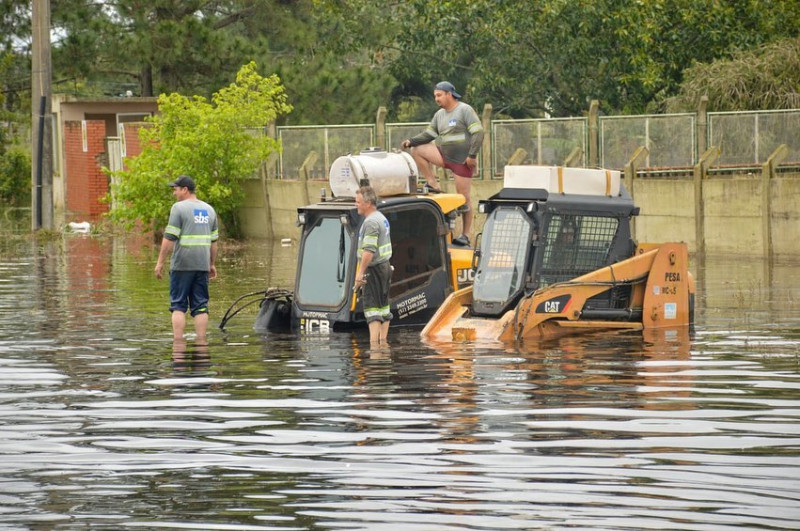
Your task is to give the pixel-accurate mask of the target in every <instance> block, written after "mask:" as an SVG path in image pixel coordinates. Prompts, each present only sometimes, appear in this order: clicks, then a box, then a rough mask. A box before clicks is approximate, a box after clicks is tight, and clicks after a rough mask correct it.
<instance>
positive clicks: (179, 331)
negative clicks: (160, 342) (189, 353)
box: [172, 310, 186, 341]
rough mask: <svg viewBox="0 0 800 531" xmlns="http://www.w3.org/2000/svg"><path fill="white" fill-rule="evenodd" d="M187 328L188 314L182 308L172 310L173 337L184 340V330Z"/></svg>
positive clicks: (176, 339)
mask: <svg viewBox="0 0 800 531" xmlns="http://www.w3.org/2000/svg"><path fill="white" fill-rule="evenodd" d="M184 328H186V314H185V313H183V312H182V311H180V310H174V311H173V312H172V339H173V340H175V341H181V340H183V330H184Z"/></svg>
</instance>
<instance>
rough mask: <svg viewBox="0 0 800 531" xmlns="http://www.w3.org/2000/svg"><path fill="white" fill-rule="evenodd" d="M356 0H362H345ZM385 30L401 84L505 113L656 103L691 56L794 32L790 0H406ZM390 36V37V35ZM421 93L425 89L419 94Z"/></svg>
mask: <svg viewBox="0 0 800 531" xmlns="http://www.w3.org/2000/svg"><path fill="white" fill-rule="evenodd" d="M353 1H354V2H355V3H356V4H358V5H360V4H361V3H363V2H364V1H365V0H353ZM403 10H404V11H403V13H404V15H405V16H400V17H392V20H393V22H394V23H396V24H398V25H399V28H398V30H397V31H389V32H387V33H386V35H387V40H386V41H385V43H384V46H386V48H387V49H398V50H399V53H397V54H395V55H393V56H392V62H391V65H390V68H391V72H392V73H393V74H394V76H395V77H396V78H397V79H398V81H399V83H400V84H401V86H403V87H406V88H414V87H415V85H414V82H413V80H414V79H419V80H422V81H423V84H422V86H423V87H424V93H417V94H416V95H419V96H424V95H427V93H429V91H430V88H429V87H430V86H432V84H433V83H435V82H436V81H438V80H439V79H442V78H449V79H450V80H451V81H454V82H455V83H456V85H457V86H458V87H460V88H462V89H463V90H464V91H465V92H466V97H467V98H468V99H469V101H470V102H471V103H473V104H477V105H480V104H482V103H484V102H491V103H492V105H493V106H494V108H495V110H496V111H498V112H502V113H504V114H507V115H511V116H515V117H524V116H537V115H541V114H542V113H544V112H547V113H549V114H552V115H556V116H562V115H573V116H574V115H578V114H580V113H581V112H583V111H585V110H586V108H587V107H588V104H589V101H590V100H592V99H600V100H601V102H602V103H603V106H604V108H605V109H606V110H607V111H613V112H643V111H653V110H658V103H659V102H660V101H661V100H662V99H663V98H664V97H665V96H668V95H672V94H674V93H675V92H676V91H677V89H678V86H679V85H680V82H681V81H682V76H683V71H684V69H685V68H686V67H687V66H688V65H691V64H692V63H693V62H694V61H703V62H708V61H711V60H714V59H718V58H724V57H729V56H730V54H732V53H735V52H736V51H737V50H745V49H751V48H753V47H754V46H757V45H759V44H761V43H765V42H769V41H773V40H775V39H778V38H781V37H782V36H784V37H785V36H796V35H797V32H798V28H797V24H796V21H797V20H799V19H800V2H797V1H796V0H765V1H755V0H748V1H741V0H643V1H639V2H620V1H618V0H541V1H537V2H530V1H529V0H508V1H504V2H494V1H491V0H452V1H448V2H430V1H428V0H409V1H408V2H406V5H405V6H404V7H403ZM389 39H391V40H389ZM428 97H429V96H428Z"/></svg>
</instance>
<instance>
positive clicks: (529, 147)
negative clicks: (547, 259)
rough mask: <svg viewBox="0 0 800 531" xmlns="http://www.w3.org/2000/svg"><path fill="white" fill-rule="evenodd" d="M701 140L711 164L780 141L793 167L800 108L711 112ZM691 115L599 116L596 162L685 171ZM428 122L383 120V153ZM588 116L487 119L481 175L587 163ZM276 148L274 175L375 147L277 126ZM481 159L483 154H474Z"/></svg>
mask: <svg viewBox="0 0 800 531" xmlns="http://www.w3.org/2000/svg"><path fill="white" fill-rule="evenodd" d="M707 118H708V120H707V122H708V129H707V145H708V146H709V147H711V146H716V147H719V148H720V150H721V154H720V157H719V159H718V160H717V162H716V164H715V167H717V168H718V167H727V166H740V167H741V166H744V167H753V166H757V165H760V164H762V163H763V162H765V161H766V159H767V158H768V157H769V156H770V155H771V154H772V153H773V152H774V150H775V149H776V148H777V147H778V146H780V145H781V144H786V145H787V146H788V147H789V155H788V157H787V158H786V159H785V161H784V164H800V110H789V111H752V112H718V113H708V115H707ZM697 120H698V118H697V114H696V113H684V114H663V115H661V114H659V115H638V116H601V117H599V119H598V140H597V142H598V146H597V147H598V150H597V153H598V161H597V164H598V165H599V166H600V167H603V168H609V169H616V170H623V169H624V167H625V164H627V162H628V161H629V160H630V158H631V157H632V156H633V154H634V153H635V152H636V150H637V148H639V147H640V146H645V147H646V148H647V149H648V155H647V159H646V160H645V161H644V163H643V164H642V165H641V167H643V168H647V169H649V170H651V173H652V170H657V172H667V173H668V172H679V171H686V170H687V169H688V168H691V167H693V166H694V165H695V164H696V163H697V158H698V148H697V145H698V138H697ZM427 125H428V122H409V123H388V124H386V125H385V128H384V131H383V133H384V138H385V140H384V145H382V146H379V147H382V148H384V149H387V150H390V151H391V150H393V149H399V148H400V143H401V142H402V141H403V139H405V138H409V137H412V136H414V135H416V134H418V133H420V132H421V131H423V130H424V129H425V127H426V126H427ZM589 126H590V124H589V119H588V118H555V119H532V120H531V119H529V120H494V121H492V122H491V125H490V128H489V129H490V130H489V131H488V133H489V134H490V144H489V145H490V146H491V148H490V149H491V155H490V157H489V159H490V162H489V164H491V167H490V168H485V167H482V168H480V169H481V173H480V175H481V177H482V178H484V179H495V178H502V176H503V170H504V167H505V166H506V165H507V164H537V165H552V166H561V165H564V164H565V163H566V162H567V160H568V159H570V161H569V162H570V164H571V165H573V166H584V167H586V166H589V165H591V164H592V163H591V162H590V161H589V160H588V156H589V153H588V152H589V141H590V140H589V134H588V130H589ZM277 134H278V138H279V139H280V141H281V143H282V146H283V150H282V153H281V156H280V158H279V160H278V161H277V162H276V164H275V173H276V175H277V177H278V178H280V179H301V178H308V179H320V180H325V179H327V177H328V170H329V168H330V165H331V164H332V163H333V161H334V160H336V158H337V157H339V156H342V155H346V154H348V153H359V152H360V151H361V150H363V149H366V148H368V147H372V146H375V145H376V142H377V138H378V135H377V126H376V125H374V124H358V125H340V126H291V127H278V128H277ZM481 160H483V157H481Z"/></svg>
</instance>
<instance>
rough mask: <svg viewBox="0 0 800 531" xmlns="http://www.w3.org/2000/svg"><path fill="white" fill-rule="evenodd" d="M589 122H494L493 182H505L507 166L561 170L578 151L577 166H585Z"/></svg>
mask: <svg viewBox="0 0 800 531" xmlns="http://www.w3.org/2000/svg"><path fill="white" fill-rule="evenodd" d="M587 130H588V120H587V119H586V118H553V119H541V120H539V119H535V120H494V121H492V127H491V134H492V168H491V178H502V176H503V168H504V167H505V166H506V164H511V163H513V164H536V165H546V166H561V165H564V162H565V160H566V159H567V158H568V157H569V156H570V154H572V153H573V151H574V150H575V149H579V150H580V156H579V157H578V163H577V164H573V165H577V166H586V157H587V153H586V152H587V149H586V146H587V138H588V137H587Z"/></svg>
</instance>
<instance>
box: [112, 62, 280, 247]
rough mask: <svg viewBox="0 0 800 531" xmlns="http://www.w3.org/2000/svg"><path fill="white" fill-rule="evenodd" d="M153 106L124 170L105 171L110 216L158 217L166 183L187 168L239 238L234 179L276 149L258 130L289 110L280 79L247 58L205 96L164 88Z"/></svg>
mask: <svg viewBox="0 0 800 531" xmlns="http://www.w3.org/2000/svg"><path fill="white" fill-rule="evenodd" d="M158 105H159V114H157V115H156V116H154V117H153V118H152V119H151V123H150V126H149V127H144V128H142V129H141V130H140V138H141V140H142V145H143V146H144V147H143V150H142V153H141V154H140V155H139V156H138V157H135V158H130V159H127V160H126V164H127V166H128V169H126V170H122V171H118V172H113V173H112V177H113V179H112V182H113V183H114V184H113V185H112V192H111V193H112V197H113V203H112V204H113V207H112V209H111V217H112V218H113V219H115V220H118V221H122V222H124V223H126V224H127V225H128V226H130V225H132V224H133V223H136V222H143V223H144V224H145V226H150V225H152V223H153V222H155V221H161V222H165V220H166V217H167V215H168V213H169V209H170V206H171V204H172V198H171V190H170V189H169V187H167V183H168V182H170V180H172V179H175V178H177V177H178V176H179V175H181V174H188V175H191V176H192V177H193V178H194V179H195V182H196V183H197V188H198V190H197V191H198V196H200V197H202V198H203V199H204V200H205V201H208V202H209V203H210V204H211V205H213V206H214V208H215V209H216V210H217V213H218V214H219V217H220V220H221V222H222V226H223V230H225V231H226V232H227V233H228V234H229V235H231V236H233V237H237V236H239V232H240V230H239V226H238V223H237V219H236V212H237V209H238V208H239V207H240V206H241V204H242V202H243V200H244V190H243V188H242V181H243V180H245V179H248V178H250V177H252V175H253V173H254V172H255V171H256V170H257V169H258V168H259V165H260V164H261V162H262V161H264V160H266V159H267V158H268V157H269V155H270V154H271V153H273V152H275V151H276V150H278V149H279V145H278V143H277V141H275V140H274V139H272V138H270V137H268V136H266V135H264V134H263V128H264V127H265V126H266V125H267V124H268V123H269V122H271V121H274V120H275V119H276V118H277V117H278V116H281V115H284V114H286V113H288V112H290V111H291V106H290V105H289V104H288V103H287V101H286V94H285V91H284V88H283V86H282V85H281V83H280V79H279V78H278V77H277V76H276V75H272V76H269V77H262V76H261V75H260V74H259V73H258V72H257V70H256V64H255V63H254V62H251V63H249V64H247V65H245V66H243V67H242V68H241V69H240V70H239V73H238V74H237V76H236V81H235V82H234V83H232V84H231V85H229V86H228V87H225V88H223V89H220V90H219V91H217V92H216V93H215V94H214V95H213V97H212V98H211V101H210V102H209V101H208V100H206V99H205V98H204V97H202V96H194V97H192V98H189V97H186V96H182V95H180V94H177V93H172V94H168V95H167V94H162V95H161V96H160V97H159V99H158Z"/></svg>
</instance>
